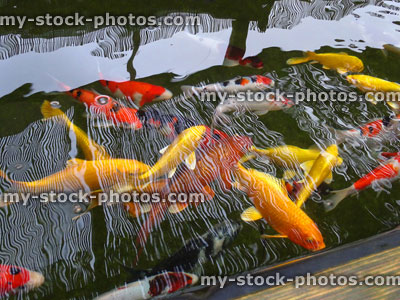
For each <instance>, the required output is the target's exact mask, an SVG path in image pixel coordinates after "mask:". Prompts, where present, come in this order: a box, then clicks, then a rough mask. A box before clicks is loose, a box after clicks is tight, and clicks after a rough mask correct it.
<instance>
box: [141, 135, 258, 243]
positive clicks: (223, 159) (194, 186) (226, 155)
mask: <svg viewBox="0 0 400 300" xmlns="http://www.w3.org/2000/svg"><path fill="white" fill-rule="evenodd" d="M251 146H252V141H251V139H250V138H249V137H245V136H233V137H227V138H222V139H221V140H218V141H215V142H214V143H212V144H211V145H210V147H206V148H205V149H204V150H202V152H203V153H201V154H200V156H201V159H199V160H198V161H197V163H196V168H195V169H194V170H190V169H189V168H187V167H186V166H183V170H180V171H179V172H177V174H175V176H174V177H172V178H171V179H170V182H169V183H168V185H166V186H163V187H164V188H163V189H162V190H161V192H160V194H161V195H163V198H165V199H167V196H166V195H168V194H171V193H176V194H179V193H185V194H200V195H202V197H204V199H203V200H210V199H212V198H213V197H214V191H213V190H212V189H211V188H210V186H209V185H210V184H211V183H212V182H213V181H215V180H217V181H218V182H219V183H220V184H221V187H222V188H223V189H224V190H229V189H231V187H232V182H233V179H232V177H231V173H232V171H233V168H234V167H235V165H236V163H237V162H238V161H239V159H240V158H241V157H242V156H243V155H244V154H245V153H246V152H247V151H248V149H250V147H251ZM195 200H199V199H195ZM200 200H202V199H200ZM189 204H193V205H198V204H199V203H198V202H190V201H187V202H183V203H182V202H177V203H168V202H166V201H164V202H162V203H154V204H153V207H152V211H151V212H150V214H149V216H148V219H147V221H146V222H145V223H144V224H143V225H142V227H141V229H140V232H139V235H138V237H137V240H136V243H137V244H138V243H140V244H142V245H144V244H145V243H146V241H147V237H148V235H149V234H150V231H151V229H152V228H153V226H154V224H156V223H160V222H161V221H162V220H163V219H164V218H165V215H166V213H167V211H168V210H169V211H170V212H171V213H177V212H180V211H182V210H184V209H185V208H186V207H188V206H189Z"/></svg>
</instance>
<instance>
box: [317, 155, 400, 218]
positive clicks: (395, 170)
mask: <svg viewBox="0 0 400 300" xmlns="http://www.w3.org/2000/svg"><path fill="white" fill-rule="evenodd" d="M382 156H386V157H392V158H391V159H389V160H387V161H386V162H385V163H384V164H382V165H380V166H379V167H377V168H375V169H374V170H372V171H371V172H369V173H368V174H366V175H365V176H363V177H362V178H360V179H359V180H357V181H356V182H355V183H353V184H352V185H351V186H350V187H348V188H346V189H343V190H339V191H333V193H334V195H333V196H332V197H330V198H329V199H327V200H325V201H324V208H325V210H326V211H331V210H332V209H334V208H335V207H336V206H337V205H338V204H339V203H340V202H341V201H342V200H343V199H345V198H346V197H348V196H350V195H354V194H356V193H359V192H360V191H362V190H364V189H366V188H368V187H370V186H373V185H378V184H379V183H380V182H383V181H386V182H387V181H394V180H396V179H398V178H399V175H400V173H399V171H400V153H398V152H396V153H382Z"/></svg>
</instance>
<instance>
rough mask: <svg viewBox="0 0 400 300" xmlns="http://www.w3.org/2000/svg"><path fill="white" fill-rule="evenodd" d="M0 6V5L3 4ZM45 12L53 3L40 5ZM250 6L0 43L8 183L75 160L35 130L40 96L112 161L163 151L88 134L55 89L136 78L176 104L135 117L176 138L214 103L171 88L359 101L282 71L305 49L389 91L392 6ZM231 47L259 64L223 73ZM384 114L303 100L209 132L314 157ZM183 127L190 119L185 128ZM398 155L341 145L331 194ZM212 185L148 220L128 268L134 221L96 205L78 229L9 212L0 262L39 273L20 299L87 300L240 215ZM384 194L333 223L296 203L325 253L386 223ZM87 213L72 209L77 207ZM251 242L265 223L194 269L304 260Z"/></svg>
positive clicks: (165, 140)
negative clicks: (220, 85) (245, 80)
mask: <svg viewBox="0 0 400 300" xmlns="http://www.w3.org/2000/svg"><path fill="white" fill-rule="evenodd" d="M3 2H4V3H2V2H0V5H8V4H6V3H5V2H6V1H3ZM45 2H46V3H47V4H46V5H52V3H51V1H50V2H47V1H45ZM93 5H95V4H93ZM210 5H212V4H210ZM227 5H229V3H228V4H227ZM257 5H258V4H257ZM210 7H213V6H210ZM256 8H257V10H258V11H259V12H258V14H257V15H256V14H254V13H253V12H252V11H249V12H246V11H245V10H244V9H243V12H241V13H242V14H243V18H241V19H240V18H238V17H237V16H236V15H233V13H232V16H230V15H224V13H223V12H220V11H219V10H217V9H215V8H213V9H211V8H210V11H203V10H202V9H201V8H199V9H198V11H199V12H198V15H199V16H200V20H201V22H200V25H199V26H169V27H160V28H138V27H120V26H110V27H105V28H102V29H96V30H94V29H91V28H67V29H55V30H54V31H53V32H45V31H41V30H39V29H38V30H37V31H35V30H31V29H32V28H26V29H25V30H26V33H21V32H19V33H11V32H9V33H4V34H3V33H1V35H0V68H1V70H2V72H0V96H1V97H2V98H1V99H0V106H1V108H2V110H1V112H0V118H1V119H2V128H1V129H0V133H1V136H3V137H2V138H1V139H0V170H4V171H5V172H6V173H7V175H8V176H9V177H10V178H11V179H13V180H18V181H32V180H37V179H39V178H43V177H45V176H48V175H50V174H53V173H55V172H58V171H60V170H63V169H64V168H65V166H66V162H67V161H68V160H70V159H71V158H81V157H82V154H83V153H82V150H81V149H79V147H78V145H77V140H76V136H75V135H74V134H73V132H71V131H70V130H68V129H66V128H65V126H63V124H60V123H59V122H57V121H56V120H54V119H50V120H41V118H42V116H41V114H40V106H41V104H42V103H43V100H45V99H47V100H50V101H53V100H57V101H59V103H60V105H61V108H62V110H63V111H66V112H67V115H68V117H70V118H71V120H73V122H74V124H76V125H78V126H79V127H81V128H83V129H84V130H85V132H87V133H88V136H89V137H90V138H91V139H93V140H94V141H95V142H96V143H98V144H100V145H102V146H103V147H104V148H105V149H106V150H107V152H108V153H109V154H110V156H111V157H114V158H126V159H136V160H139V161H142V162H144V163H146V164H148V165H154V164H155V162H156V161H157V159H158V158H159V155H158V153H159V150H160V149H162V148H164V147H166V146H167V145H168V144H170V143H171V138H169V137H168V136H166V135H164V134H162V133H161V132H160V131H159V130H157V128H153V127H149V128H146V130H137V131H133V130H130V129H127V128H120V127H117V126H107V127H104V126H100V127H99V126H98V125H101V124H103V123H104V121H105V119H100V121H99V119H93V118H90V117H88V116H87V115H90V111H87V110H85V108H84V106H83V105H82V104H81V103H77V102H76V101H74V100H73V99H72V98H71V97H69V96H68V95H66V94H64V93H60V92H63V91H65V86H66V85H67V86H69V87H70V88H77V87H81V88H84V89H87V90H95V91H97V92H99V93H107V91H106V90H105V89H104V88H103V87H102V86H101V84H99V82H98V80H100V79H106V80H113V81H123V80H133V79H139V78H140V80H141V81H144V82H149V83H152V84H155V85H160V86H164V87H166V88H168V89H169V90H171V92H172V93H173V94H174V98H173V99H171V100H168V101H164V102H160V103H155V104H151V106H147V107H145V109H147V114H148V115H153V114H156V113H161V114H164V115H170V116H176V117H177V119H178V120H180V121H181V122H182V124H183V125H182V128H181V130H179V131H183V129H185V128H187V127H189V126H191V125H200V124H206V125H210V124H211V120H212V117H213V113H214V110H215V108H216V105H217V103H207V102H201V101H199V99H197V98H196V97H194V98H191V97H185V96H183V95H182V94H181V86H182V85H193V86H198V85H200V84H208V83H214V82H222V81H224V80H228V79H231V78H234V77H235V76H249V75H254V74H263V75H266V76H268V77H270V78H271V79H273V80H274V81H275V88H278V89H280V90H281V91H285V92H286V93H294V92H298V91H306V90H307V89H309V90H312V91H314V92H323V91H326V92H329V91H332V90H333V91H337V92H340V91H346V92H351V91H357V90H356V89H355V88H354V87H352V86H350V85H349V84H348V82H347V81H346V78H345V76H341V75H339V74H337V73H336V72H334V71H331V70H325V69H323V68H322V67H321V66H320V65H318V64H299V65H293V66H288V65H287V64H286V60H287V59H288V58H291V57H297V56H300V55H301V52H300V51H304V50H319V52H339V50H337V49H340V51H345V52H347V53H349V54H351V55H356V56H357V57H359V58H360V59H362V60H363V62H364V65H365V70H364V73H365V74H369V75H372V76H377V77H381V78H384V79H387V80H390V81H394V82H400V72H399V71H398V70H399V56H397V54H396V52H395V48H394V52H390V51H389V52H388V53H383V52H382V51H381V49H382V48H383V45H385V44H393V45H395V46H400V44H399V40H400V31H399V29H400V27H399V24H398V18H399V11H400V5H399V3H398V2H397V1H372V0H371V1H357V2H354V1H322V0H321V1H312V2H307V1H295V0H284V1H275V2H273V3H263V4H260V5H259V6H257V7H256ZM181 11H182V10H181V9H179V7H177V8H176V9H175V10H174V11H169V12H164V11H163V12H162V13H163V14H165V15H167V14H174V13H177V14H189V15H194V14H193V12H190V13H189V12H187V13H186V12H185V13H180V12H181ZM39 12H40V10H39V9H38V13H39ZM157 13H160V12H158V11H157ZM260 14H261V16H260ZM158 15H159V14H158ZM253 16H254V17H253ZM28 33H29V34H28ZM229 45H231V46H235V47H238V48H240V49H243V51H244V55H243V58H246V57H249V56H255V55H257V58H258V59H260V60H261V61H262V62H263V64H264V68H263V69H256V68H252V67H251V66H236V67H227V66H225V65H226V60H225V63H224V59H225V55H226V52H227V48H228V46H229ZM389 50H390V49H389ZM392 50H393V49H392ZM289 51H290V52H289ZM236 65H238V64H236ZM123 103H127V102H126V101H125V102H124V101H123ZM389 113H390V109H389V108H388V107H386V106H385V105H383V104H378V105H372V104H371V103H366V102H353V103H349V102H329V101H323V102H321V101H320V102H302V103H299V104H298V105H297V106H295V107H294V108H292V109H289V110H284V111H276V112H269V113H268V114H266V115H264V116H260V117H258V116H256V115H255V114H252V113H245V114H241V113H234V114H233V117H232V118H230V123H229V126H219V127H218V129H222V130H223V131H224V132H226V133H227V134H228V135H233V134H239V135H244V136H250V137H251V138H252V140H253V143H254V144H255V145H256V146H257V147H259V148H269V147H275V146H279V145H284V144H288V145H296V146H299V147H302V148H308V147H309V146H311V145H313V144H316V145H317V146H318V147H319V148H325V147H326V146H327V145H328V144H330V143H332V142H333V141H334V140H333V136H332V131H331V130H329V128H330V127H333V128H336V129H344V128H347V129H349V128H355V127H357V126H359V125H360V124H365V123H367V122H369V121H371V120H374V119H378V118H382V117H383V116H385V115H388V114H389ZM185 120H190V122H191V123H190V125H188V124H186V123H185ZM178 133H179V132H178ZM396 146H398V142H397V140H396V139H393V140H388V141H387V143H385V144H369V143H366V142H365V141H358V140H354V141H351V142H349V143H346V144H344V145H342V146H341V148H340V149H341V150H340V155H341V157H342V158H343V160H344V161H345V164H343V165H342V166H340V167H338V169H337V170H336V172H335V175H334V179H335V181H334V182H333V184H332V188H334V189H340V188H343V187H346V186H348V185H349V183H350V182H354V181H355V180H356V179H358V178H360V177H362V176H363V175H365V174H366V173H368V172H370V171H371V170H373V169H374V168H375V167H376V166H377V163H378V162H377V156H376V153H377V151H381V150H384V151H391V152H393V151H396ZM251 166H252V167H253V168H256V169H257V170H261V171H264V172H267V173H269V174H272V175H274V176H278V177H280V176H281V175H282V169H281V168H279V167H277V166H275V165H274V164H271V162H270V161H268V160H267V159H265V158H262V157H258V158H257V159H255V160H254V161H252V163H251ZM0 184H1V188H2V190H7V188H8V187H9V186H10V183H9V182H8V181H7V180H3V179H0ZM210 187H211V188H212V189H213V190H214V191H215V197H214V199H213V200H212V201H207V202H206V203H202V204H201V205H199V206H198V207H195V208H192V207H191V208H188V209H186V210H184V211H183V212H182V213H180V214H167V215H166V217H165V220H164V221H163V222H161V223H159V224H155V227H154V229H153V231H152V233H151V235H150V236H149V240H148V243H147V244H146V246H145V247H144V249H143V252H142V255H141V256H140V259H139V260H138V261H136V256H137V253H138V252H140V251H142V250H141V249H139V245H138V244H137V243H135V240H136V238H137V236H138V233H139V231H140V230H141V227H142V226H143V224H145V222H146V217H145V216H144V215H141V216H139V217H138V218H132V217H131V216H130V215H129V212H127V210H126V209H125V208H124V207H123V206H122V205H110V206H108V205H104V206H102V207H100V208H95V209H93V210H92V211H91V212H90V213H88V214H85V215H83V216H82V217H81V218H79V219H77V220H76V221H73V220H72V218H73V217H75V216H76V212H77V207H76V206H75V205H74V204H73V203H65V204H44V203H37V202H31V203H30V204H29V205H27V206H22V205H14V206H9V207H7V208H5V209H1V210H0V222H1V226H0V234H1V237H2V239H1V244H0V260H1V263H7V264H15V265H19V266H24V267H26V268H29V269H31V270H35V271H40V272H41V273H43V275H44V276H45V278H46V282H45V284H44V285H43V286H42V287H41V288H40V289H38V290H35V291H32V292H30V294H29V296H30V298H31V299H38V298H41V299H42V298H43V299H53V298H54V297H55V296H56V297H60V298H62V299H64V298H65V299H67V298H68V299H91V298H93V297H94V296H95V295H97V294H99V293H102V292H106V291H108V290H111V289H113V288H114V287H116V286H120V285H122V284H123V283H124V282H126V281H127V280H129V276H128V275H127V273H126V271H125V268H124V266H129V267H135V268H137V269H149V268H152V267H154V266H155V265H157V262H159V261H162V260H164V259H166V258H168V257H170V256H171V255H173V254H174V253H175V252H176V251H177V250H179V249H180V248H181V247H182V245H184V243H185V241H187V240H190V239H192V238H198V237H199V236H201V235H202V234H204V233H205V232H207V231H208V230H209V229H211V228H213V226H215V224H217V223H220V222H222V221H225V220H236V221H239V220H240V214H241V212H243V211H244V210H245V209H246V208H248V207H249V206H251V205H252V202H251V200H250V199H248V197H246V196H245V194H244V193H242V192H241V191H239V190H236V189H233V190H232V191H230V192H228V193H227V192H226V191H225V190H224V186H223V184H221V183H219V182H212V183H211V186H210ZM386 188H387V190H388V191H389V194H385V193H382V194H377V193H376V192H375V191H374V190H373V189H369V190H368V191H365V192H363V193H362V196H361V197H360V198H359V199H357V198H353V199H348V201H346V202H347V203H346V205H347V206H346V205H345V204H344V203H343V204H342V206H341V207H338V208H337V210H334V211H332V212H331V213H325V212H324V210H323V208H322V206H321V202H322V199H323V198H324V196H319V195H315V196H313V197H312V198H311V199H310V200H308V202H307V206H306V212H307V214H308V215H309V216H310V217H311V218H312V219H313V220H314V221H315V222H316V223H317V224H318V228H319V230H320V231H321V233H322V234H323V237H324V242H325V244H326V245H327V247H328V248H334V247H336V246H338V245H341V244H344V243H349V242H352V241H355V240H358V239H361V238H364V237H368V236H372V235H375V234H377V233H379V232H382V231H385V230H388V229H390V228H393V227H394V226H396V225H398V223H399V222H398V214H399V207H398V203H397V202H396V201H398V199H397V198H396V193H397V192H398V191H399V186H398V183H396V182H393V183H392V186H391V187H390V188H389V187H386ZM85 208H86V207H85V206H84V205H83V204H82V207H81V209H83V210H84V209H85ZM355 216H356V217H357V222H354V219H355ZM360 224H362V227H360ZM243 232H245V234H243ZM260 232H262V233H267V234H274V230H273V229H272V228H271V227H270V226H269V225H268V224H267V223H266V222H263V221H260V222H257V223H245V224H243V229H242V233H241V234H239V236H238V237H237V239H236V240H235V241H234V242H233V243H232V244H231V245H230V246H229V247H227V248H226V249H224V251H223V253H222V255H219V256H215V257H211V258H210V259H209V260H207V261H206V262H205V263H204V264H202V265H201V269H202V273H203V274H206V275H234V274H237V273H240V272H245V271H250V270H253V269H256V268H260V267H263V266H267V265H271V264H273V263H277V262H282V261H285V260H287V259H290V258H294V257H298V256H300V255H305V254H307V253H308V252H307V251H306V250H304V249H303V248H301V247H300V246H298V245H296V244H294V243H292V242H291V241H289V240H287V239H267V240H262V239H260V238H259V235H260ZM135 263H137V265H135ZM25 296H26V295H25ZM16 297H18V296H16ZM19 297H21V296H19Z"/></svg>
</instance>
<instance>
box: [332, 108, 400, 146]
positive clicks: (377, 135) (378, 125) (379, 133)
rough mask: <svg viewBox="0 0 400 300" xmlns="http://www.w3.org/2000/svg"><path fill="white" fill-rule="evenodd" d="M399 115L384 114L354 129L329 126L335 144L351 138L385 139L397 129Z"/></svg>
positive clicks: (399, 119)
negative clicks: (339, 128) (384, 115)
mask: <svg viewBox="0 0 400 300" xmlns="http://www.w3.org/2000/svg"><path fill="white" fill-rule="evenodd" d="M399 121H400V115H397V116H395V117H392V116H386V117H384V118H382V119H378V120H374V121H371V122H369V123H367V124H365V125H361V126H360V127H358V128H355V129H349V130H338V129H334V128H329V130H330V131H331V132H332V134H333V136H334V138H335V139H336V142H337V144H341V143H343V142H345V141H346V140H351V139H360V138H361V139H367V140H368V139H378V140H386V139H387V138H389V137H390V136H391V135H393V134H396V131H398V130H399V125H400V124H399Z"/></svg>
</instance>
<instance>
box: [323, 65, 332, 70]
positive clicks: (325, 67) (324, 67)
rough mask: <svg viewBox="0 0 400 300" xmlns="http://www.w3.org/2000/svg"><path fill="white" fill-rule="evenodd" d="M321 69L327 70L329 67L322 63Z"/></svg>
mask: <svg viewBox="0 0 400 300" xmlns="http://www.w3.org/2000/svg"><path fill="white" fill-rule="evenodd" d="M322 69H325V70H329V69H330V68H329V67H327V66H325V65H322Z"/></svg>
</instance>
